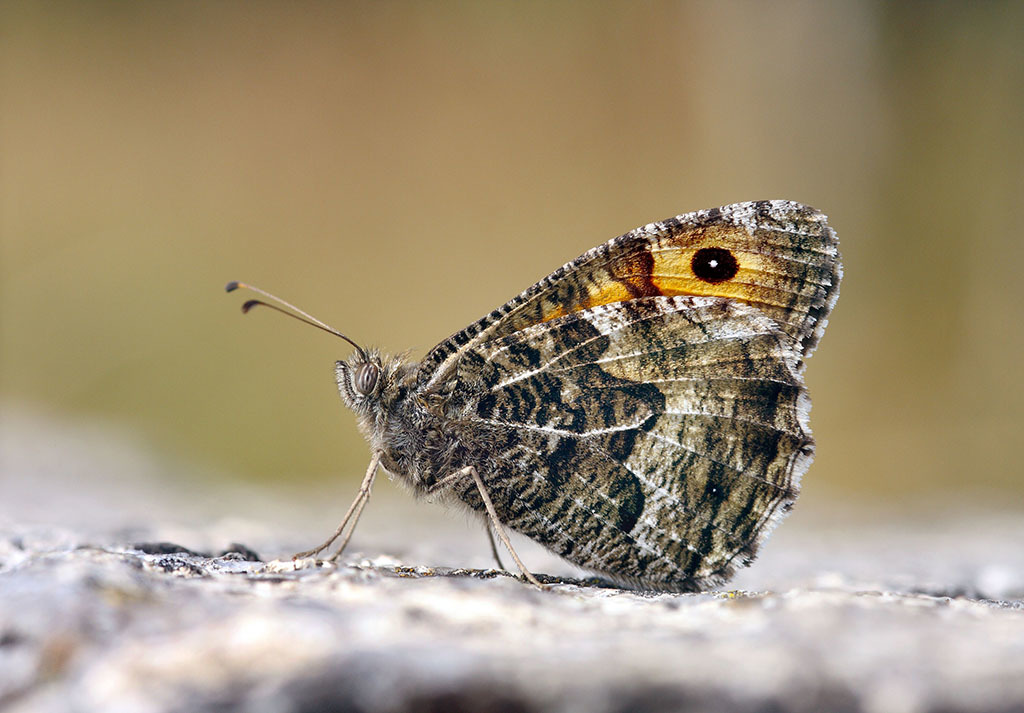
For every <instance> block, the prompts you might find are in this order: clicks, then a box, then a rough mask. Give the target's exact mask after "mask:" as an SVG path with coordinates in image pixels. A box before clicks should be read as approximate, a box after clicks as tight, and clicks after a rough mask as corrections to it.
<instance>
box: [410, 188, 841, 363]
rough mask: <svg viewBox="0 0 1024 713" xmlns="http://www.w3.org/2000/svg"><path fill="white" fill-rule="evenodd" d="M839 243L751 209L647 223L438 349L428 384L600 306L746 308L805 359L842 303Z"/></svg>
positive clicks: (814, 228) (791, 218)
mask: <svg viewBox="0 0 1024 713" xmlns="http://www.w3.org/2000/svg"><path fill="white" fill-rule="evenodd" d="M840 277H841V269H840V265H839V260H838V241H837V239H836V236H835V233H834V231H833V230H832V229H831V228H830V227H829V226H828V224H827V222H826V218H825V216H824V215H822V214H821V213H819V212H818V211H816V210H814V209H813V208H809V207H807V206H804V205H801V204H799V203H795V202H792V201H754V202H747V203H736V204H733V205H729V206H724V207H722V208H713V209H711V210H704V211H698V212H695V213H688V214H685V215H680V216H677V217H675V218H670V219H668V220H665V221H662V222H659V223H650V224H648V225H645V226H643V227H641V228H637V229H636V230H633V231H630V232H629V233H626V234H625V235H622V236H620V237H618V238H614V239H613V240H610V241H608V242H607V243H605V244H604V245H600V246H598V247H596V248H594V249H593V250H590V251H589V252H587V253H585V254H584V255H582V256H580V257H579V258H577V259H576V260H573V261H572V262H570V263H568V264H566V265H564V266H563V267H561V268H559V269H558V270H556V271H555V272H553V273H552V274H551V275H549V276H548V277H546V278H544V279H543V280H541V281H540V282H538V283H537V284H535V285H533V286H532V287H531V288H529V289H528V290H526V291H525V292H523V293H522V294H521V295H519V296H518V297H516V298H515V299H513V300H511V301H510V302H508V303H507V304H505V305H503V306H502V307H500V308H498V309H497V310H495V311H494V312H492V313H491V314H489V315H488V316H486V317H484V318H483V319H481V320H479V321H478V322H476V323H474V324H472V325H470V326H469V327H467V328H466V329H464V330H462V331H461V332H459V333H457V334H455V335H454V336H453V337H451V338H450V339H448V340H446V341H445V342H442V343H441V344H439V345H438V346H437V347H435V348H434V349H433V350H432V351H431V353H430V354H428V355H427V357H426V358H425V359H424V361H423V363H422V364H421V375H422V378H423V379H425V380H429V381H437V380H439V379H442V378H444V376H445V375H446V374H447V372H448V369H449V368H450V367H451V366H453V363H454V361H455V360H457V358H458V356H457V354H458V350H459V349H461V348H463V347H465V346H467V345H470V344H477V343H481V342H484V341H489V340H492V339H496V338H499V337H503V336H507V335H510V334H513V333H515V332H517V331H519V330H522V329H525V328H527V327H529V326H531V325H534V324H539V323H543V322H546V321H550V320H552V319H557V318H558V317H561V316H564V315H567V314H572V313H574V312H579V311H582V310H586V309H590V308H592V307H596V306H599V305H604V304H613V303H618V302H626V301H630V300H635V299H642V298H646V297H654V296H675V295H707V296H714V297H728V298H731V299H735V300H739V301H742V302H745V303H747V304H750V305H752V306H754V307H756V308H758V309H759V310H761V311H762V312H764V313H765V314H767V315H768V316H769V317H771V318H773V319H774V320H775V321H776V322H777V323H778V324H779V328H780V329H781V330H782V331H783V332H784V333H786V334H787V335H789V337H790V338H791V339H792V340H793V342H794V344H795V345H796V347H797V349H798V350H799V351H800V352H801V353H802V354H804V356H808V355H809V354H810V352H811V351H812V350H813V348H814V346H815V345H816V344H817V341H818V339H820V337H821V334H822V332H823V331H824V328H825V323H826V319H827V316H828V312H829V311H830V310H831V308H832V305H833V304H834V303H835V300H836V298H837V297H838V288H839V280H840Z"/></svg>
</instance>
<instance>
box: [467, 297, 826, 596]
mask: <svg viewBox="0 0 1024 713" xmlns="http://www.w3.org/2000/svg"><path fill="white" fill-rule="evenodd" d="M797 363H798V356H797V354H796V351H795V349H793V348H791V347H790V346H788V339H787V338H786V337H785V336H784V335H783V334H782V333H781V332H780V331H779V330H778V328H777V326H776V325H775V323H774V322H773V321H772V320H770V319H768V318H766V317H765V316H764V315H762V314H761V313H760V312H758V311H757V310H755V309H753V308H750V307H748V306H746V305H743V304H741V303H738V302H734V301H731V300H726V299H721V298H687V297H669V298H666V297H649V298H640V299H636V300H631V301H627V302H619V303H612V304H608V305H599V306H595V307H592V308H589V309H587V310H583V311H577V312H574V313H571V314H569V315H566V316H563V317H560V318H556V319H553V320H550V321H547V322H543V323H540V324H537V325H534V326H531V327H528V328H526V329H523V330H519V331H517V332H515V333H513V334H511V335H509V336H507V337H504V338H501V339H496V340H491V341H488V342H485V343H482V344H479V345H477V346H474V347H471V348H468V349H465V350H463V351H462V352H461V355H460V358H459V360H458V366H457V376H456V383H457V384H458V388H456V389H455V391H454V394H453V401H452V403H451V404H450V407H451V408H452V409H453V410H452V413H453V415H455V414H460V417H459V420H458V426H457V428H459V429H461V436H462V437H461V438H460V440H461V441H462V442H465V443H468V444H473V443H476V444H486V445H484V446H482V447H481V448H479V449H478V451H477V452H470V453H469V454H468V457H470V458H472V459H474V460H475V461H476V462H477V463H478V465H477V468H478V470H480V472H481V474H482V475H483V477H484V479H485V482H486V483H487V485H488V489H489V491H490V493H491V494H492V498H493V499H494V501H495V505H496V506H497V507H498V509H499V515H500V516H501V518H502V520H503V521H504V522H506V523H507V524H508V525H509V526H511V527H512V528H513V529H516V530H518V531H520V532H523V533H524V534H526V535H529V536H530V537H532V538H533V539H535V540H537V541H538V542H541V543H543V544H545V545H547V546H548V547H549V548H551V549H552V550H554V551H555V552H557V553H558V554H560V555H562V556H564V557H565V558H567V559H568V560H570V561H572V562H575V563H576V564H578V565H580V566H583V567H586V568H589V569H593V570H596V571H600V572H604V573H607V574H609V575H611V576H613V577H615V578H617V579H619V580H622V581H629V582H634V583H638V584H642V585H644V586H650V587H657V588H666V589H696V588H699V587H700V586H702V585H704V584H707V583H709V582H714V581H719V580H721V579H723V578H724V577H726V576H728V574H729V573H730V572H731V571H732V569H733V568H734V566H735V565H737V564H739V563H740V562H742V561H749V559H750V558H751V557H752V556H753V554H754V553H755V551H756V548H757V545H758V543H759V542H760V540H761V538H762V537H763V536H764V535H765V534H766V532H767V531H768V530H769V529H770V525H771V524H772V523H773V522H774V521H775V519H776V517H777V514H778V513H779V512H780V511H782V510H785V509H787V508H788V507H789V505H790V504H791V503H792V501H793V499H794V498H795V497H796V493H797V487H798V481H799V476H800V474H801V473H802V472H803V470H804V469H805V468H806V465H807V463H808V462H809V458H810V451H811V437H810V432H809V430H808V428H807V423H806V414H807V407H808V406H807V401H806V395H805V392H804V389H803V387H802V384H801V383H800V379H799V376H798V371H797V369H798V367H797ZM457 494H458V496H459V497H460V498H462V499H463V500H465V501H466V502H467V503H468V504H470V505H471V506H473V507H479V502H478V500H479V497H478V495H477V494H476V492H475V490H473V489H472V488H471V487H469V486H468V485H467V486H466V487H464V488H462V489H461V490H459V491H458V492H457ZM737 560H739V561H737Z"/></svg>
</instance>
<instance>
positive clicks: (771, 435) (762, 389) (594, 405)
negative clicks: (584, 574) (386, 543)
mask: <svg viewBox="0 0 1024 713" xmlns="http://www.w3.org/2000/svg"><path fill="white" fill-rule="evenodd" d="M841 275H842V268H841V265H840V257H839V252H838V240H837V238H836V234H835V232H834V231H833V230H832V229H831V228H830V227H829V225H828V223H827V219H826V217H825V216H824V215H822V214H821V213H819V212H818V211H816V210H814V209H813V208H809V207H807V206H804V205H801V204H799V203H795V202H792V201H756V202H747V203H737V204H733V205H728V206H724V207H721V208H713V209H711V210H704V211H698V212H695V213H688V214H685V215H679V216H676V217H674V218H670V219H668V220H665V221H662V222H658V223H650V224H648V225H645V226H643V227H640V228H637V229H636V230H633V231H630V232H629V233H626V234H625V235H622V236H620V237H617V238H614V239H612V240H610V241H608V242H607V243H605V244H604V245H600V246H598V247H596V248H593V249H592V250H590V251H588V252H586V253H585V254H583V255H582V256H580V257H579V258H577V259H575V260H573V261H572V262H569V263H567V264H566V265H564V266H562V267H561V268H559V269H558V270H555V271H554V272H553V273H551V274H550V275H548V276H547V277H545V278H544V279H543V280H541V281H540V282H538V283H536V284H535V285H533V286H532V287H530V288H528V289H527V290H525V291H524V292H523V293H522V294H520V295H519V296H518V297H515V298H513V299H512V300H510V301H509V302H507V303H505V304H504V305H502V306H501V307H499V308H497V309H496V310H494V311H493V312H491V313H490V314H488V315H487V316H485V317H483V318H482V319H479V320H478V321H476V322H474V323H473V324H471V325H469V326H468V327H466V328H465V329H463V330H462V331H460V332H458V333H456V334H454V335H452V336H451V337H449V338H448V339H446V340H444V341H443V342H441V343H440V344H438V345H437V346H436V347H434V348H433V349H432V350H430V352H429V353H427V355H426V356H425V357H424V358H423V359H422V360H421V361H419V362H414V361H410V360H408V359H405V358H402V357H395V356H389V355H386V354H383V353H381V352H380V351H378V350H376V349H364V348H363V347H361V346H359V345H358V344H356V343H355V342H353V341H352V340H351V339H349V338H348V337H346V336H345V335H343V334H341V333H340V332H338V331H337V330H334V329H333V328H331V327H328V326H327V325H325V324H324V323H322V322H319V320H316V319H314V318H312V317H311V316H310V315H308V314H306V313H305V312H302V311H301V310H298V309H297V308H295V307H294V306H292V305H290V304H288V303H286V302H283V301H282V300H279V299H278V298H274V297H273V296H272V295H269V293H265V292H263V291H262V290H259V289H258V288H253V287H252V286H250V285H244V284H242V283H230V284H229V285H228V290H229V291H231V290H232V289H235V288H237V287H240V286H241V287H249V288H250V289H254V290H255V291H257V292H259V293H261V294H263V295H264V296H267V297H271V298H272V299H274V300H275V301H277V302H280V303H281V304H284V305H285V306H286V307H288V308H291V309H292V310H294V311H296V312H298V313H299V314H301V315H302V316H303V317H306V318H308V320H311V321H312V323H314V324H315V325H316V326H319V327H320V328H322V329H326V330H327V331H331V332H332V333H334V334H336V335H337V336H340V337H342V338H343V339H345V340H346V341H348V342H349V343H350V344H351V345H352V346H353V347H355V351H354V352H353V353H352V354H351V355H350V356H349V357H348V358H347V359H344V360H341V361H338V362H336V366H335V375H336V379H337V383H338V389H339V391H340V393H341V397H342V400H343V401H344V402H345V404H346V405H347V406H348V407H349V408H350V409H352V411H353V412H354V413H355V416H356V420H357V423H358V425H359V428H360V429H361V431H362V432H363V434H364V435H365V436H366V439H367V441H368V442H369V445H370V450H371V460H370V465H369V468H368V470H367V472H366V476H365V478H364V480H363V482H362V485H361V486H360V489H359V493H358V495H357V497H356V498H355V500H354V502H353V503H352V506H351V507H350V508H349V510H348V512H347V514H346V515H345V517H344V519H343V521H342V524H341V526H339V528H338V530H337V531H336V532H335V533H334V535H333V536H332V537H331V538H330V539H328V540H327V541H326V542H324V543H323V544H322V545H321V546H320V547H318V548H316V549H314V550H310V551H308V552H304V553H300V554H299V555H297V556H313V555H316V554H318V553H320V552H322V551H324V550H325V549H327V548H328V547H330V546H331V544H332V543H333V542H334V541H336V540H337V539H338V538H339V537H341V538H342V541H341V545H340V547H339V548H338V551H337V552H336V554H335V555H334V559H336V558H337V557H338V556H339V555H340V554H341V552H342V550H343V549H344V547H345V546H346V544H347V543H348V540H349V538H350V537H351V534H352V531H353V529H354V527H355V523H356V522H357V521H358V519H359V516H360V514H361V513H362V510H363V508H364V507H365V505H366V503H367V501H368V499H369V497H370V492H371V488H372V485H373V481H374V478H375V477H376V473H377V471H378V469H379V468H383V469H384V470H385V471H386V472H387V473H388V475H389V476H391V477H392V478H394V479H397V480H398V481H400V482H402V483H404V484H406V485H407V486H409V487H410V488H411V489H412V490H413V492H414V493H415V494H417V495H420V496H434V497H436V498H439V499H442V500H445V501H448V502H451V503H455V504H461V505H462V506H465V507H467V508H468V509H469V510H471V511H473V512H475V513H479V514H480V515H481V517H482V518H483V519H484V521H485V523H486V526H487V528H488V533H490V532H491V530H492V529H493V531H494V533H495V534H497V535H498V537H499V539H500V540H501V541H502V542H503V543H504V544H505V546H506V547H507V549H508V550H509V552H510V553H511V555H512V557H513V559H514V560H515V561H516V563H517V565H518V567H519V569H520V570H521V571H522V573H523V575H524V577H525V578H526V579H528V580H529V581H531V582H533V583H534V584H538V586H539V582H538V581H537V579H536V578H535V577H534V576H533V575H532V574H531V573H530V571H529V569H528V568H527V567H526V566H525V564H523V562H522V561H521V559H520V558H519V556H518V555H517V554H516V552H515V550H514V548H513V547H512V545H511V543H510V542H509V540H508V537H507V532H506V528H507V529H511V530H515V531H516V532H519V533H522V534H524V535H526V536H528V537H530V538H532V539H533V540H535V541H536V542H539V543H540V544H542V545H544V546H545V547H547V548H548V549H550V550H551V551H553V552H554V553H556V554H558V555H560V556H561V557H563V558H565V559H566V560H568V561H569V562H572V563H574V564H576V565H578V566H580V567H582V568H584V569H587V570H591V571H593V572H596V573H599V574H601V575H604V576H606V577H608V578H610V579H611V580H613V581H615V582H617V583H619V584H622V585H623V586H629V587H635V588H641V589H651V590H661V591H698V590H702V589H706V588H709V587H713V586H716V585H719V584H721V583H723V582H724V581H726V580H727V579H728V578H729V577H730V576H731V575H732V574H733V572H734V571H735V569H736V568H737V567H739V566H745V565H748V564H749V563H750V562H751V561H752V560H753V559H754V557H755V556H756V554H757V551H758V548H759V546H760V544H761V542H762V541H763V540H764V539H765V537H766V536H767V535H768V534H769V532H770V531H771V530H772V529H773V528H774V526H775V525H776V524H777V523H778V522H779V520H780V519H781V518H782V517H783V516H784V515H785V514H786V513H788V512H789V510H790V509H791V507H792V505H793V503H794V501H795V500H796V497H797V495H798V492H799V487H800V478H801V476H802V475H803V474H804V473H805V472H806V471H807V469H808V467H809V466H810V464H811V460H812V459H813V456H814V440H813V437H812V435H811V431H810V428H809V425H808V412H809V410H810V399H809V397H808V394H807V390H806V387H805V385H804V379H803V372H804V360H805V359H806V358H807V357H809V356H810V355H811V352H812V351H813V350H814V348H815V346H816V345H817V343H818V341H819V340H820V339H821V336H822V334H823V332H824V330H825V326H826V323H827V320H828V316H829V313H830V311H831V310H832V307H833V306H834V305H835V302H836V300H837V298H838V294H839V282H840V279H841ZM257 304H262V305H267V306H273V305H271V304H268V303H267V302H263V301H262V300H250V301H249V302H247V303H246V304H245V306H244V308H243V309H246V310H247V309H249V308H250V307H252V306H254V305H257ZM275 308H276V309H280V308H277V307H275ZM280 311H284V310H283V309H282V310H280ZM293 316H295V315H293ZM308 320H303V321H308ZM491 545H492V550H493V552H494V554H495V557H497V549H496V547H495V545H494V540H493V537H492V538H491ZM499 564H500V559H499Z"/></svg>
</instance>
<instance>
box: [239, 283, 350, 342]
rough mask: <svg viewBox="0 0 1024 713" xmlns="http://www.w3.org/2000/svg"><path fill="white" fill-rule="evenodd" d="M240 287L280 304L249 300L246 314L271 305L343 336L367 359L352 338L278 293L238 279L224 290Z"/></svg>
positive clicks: (337, 335)
mask: <svg viewBox="0 0 1024 713" xmlns="http://www.w3.org/2000/svg"><path fill="white" fill-rule="evenodd" d="M240 287H242V288H245V289H247V290H252V291H253V292H256V293H258V294H261V295H263V296H264V297H266V298H267V299H269V300H273V301H274V302H277V303H278V304H271V303H270V302H264V301H263V300H249V301H248V302H246V303H245V304H243V305H242V314H246V313H247V312H248V311H249V310H251V309H252V308H253V307H258V306H260V305H262V306H263V307H269V308H270V309H273V310H277V311H278V312H280V313H281V314H283V315H286V316H288V317H291V318H292V319H297V320H299V321H300V322H304V323H305V324H308V325H309V326H311V327H316V328H317V329H322V330H323V331H325V332H327V333H328V334H333V335H334V336H336V337H341V338H342V339H344V340H345V341H346V342H348V343H349V344H351V345H352V346H354V347H355V348H356V351H358V352H359V356H360V357H361V358H362V359H363V360H364V361H366V360H367V356H366V350H365V349H363V348H362V347H361V346H359V345H358V344H356V343H355V342H353V341H352V340H351V339H349V338H348V337H346V336H345V335H344V334H342V333H341V332H339V331H338V330H337V329H335V328H334V327H332V326H331V325H329V324H325V323H323V322H321V321H320V320H319V319H317V318H316V317H314V316H313V315H311V314H309V313H308V312H306V311H304V310H301V309H299V308H298V307H296V306H295V305H293V304H292V303H291V302H286V301H284V300H283V299H281V298H280V297H278V296H277V295H272V294H270V293H269V292H267V291H266V290H261V289H260V288H259V287H255V286H253V285H249V284H246V283H244V282H238V281H237V280H232V281H231V282H229V283H228V284H227V286H226V287H225V288H224V290H225V292H234V291H235V290H237V289H238V288H240ZM280 305H284V307H287V308H288V309H282V307H281V306H280ZM288 310H291V312H289V311H288Z"/></svg>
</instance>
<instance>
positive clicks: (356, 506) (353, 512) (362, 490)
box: [292, 452, 381, 562]
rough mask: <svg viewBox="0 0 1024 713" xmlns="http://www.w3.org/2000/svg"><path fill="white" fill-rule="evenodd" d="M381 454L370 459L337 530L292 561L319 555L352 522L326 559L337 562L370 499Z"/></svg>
mask: <svg viewBox="0 0 1024 713" xmlns="http://www.w3.org/2000/svg"><path fill="white" fill-rule="evenodd" d="M380 457H381V454H380V453H379V452H378V453H374V454H373V457H372V458H371V459H370V467H369V468H367V469H366V475H365V476H364V477H363V482H362V484H361V485H360V486H359V492H358V493H357V494H356V499H355V500H353V501H352V504H351V505H350V506H349V508H348V512H346V513H345V517H344V518H343V519H342V521H341V524H340V525H338V529H337V530H335V531H334V534H333V535H331V536H330V537H329V538H328V539H327V541H326V542H324V543H323V544H321V545H320V546H319V547H315V548H313V549H311V550H306V551H305V552H299V553H297V554H295V555H293V556H292V559H303V558H306V557H313V556H315V555H318V554H320V553H321V552H323V551H324V550H326V549H327V548H328V547H330V546H331V544H332V543H333V542H334V541H335V540H337V539H338V538H339V537H341V534H342V533H343V532H345V528H346V527H348V524H349V521H350V520H351V521H352V527H351V528H350V529H349V531H348V534H347V535H345V538H344V539H343V540H342V541H341V545H340V546H339V547H338V551H337V552H335V553H334V554H333V555H331V556H330V557H329V558H328V559H329V560H330V561H331V562H337V560H338V557H340V556H341V553H342V552H343V551H344V550H345V547H346V546H347V545H348V541H349V540H350V539H351V538H352V533H353V532H354V531H355V529H356V523H358V522H359V516H360V515H362V514H363V508H364V507H366V503H367V501H368V500H369V499H370V489H371V488H373V481H374V479H375V478H376V477H377V467H378V466H379V465H380Z"/></svg>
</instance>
